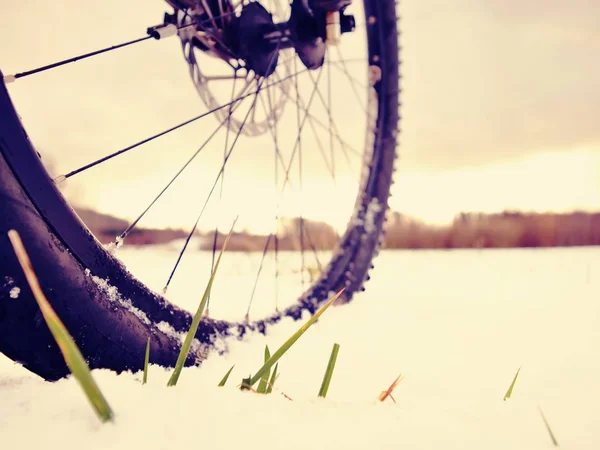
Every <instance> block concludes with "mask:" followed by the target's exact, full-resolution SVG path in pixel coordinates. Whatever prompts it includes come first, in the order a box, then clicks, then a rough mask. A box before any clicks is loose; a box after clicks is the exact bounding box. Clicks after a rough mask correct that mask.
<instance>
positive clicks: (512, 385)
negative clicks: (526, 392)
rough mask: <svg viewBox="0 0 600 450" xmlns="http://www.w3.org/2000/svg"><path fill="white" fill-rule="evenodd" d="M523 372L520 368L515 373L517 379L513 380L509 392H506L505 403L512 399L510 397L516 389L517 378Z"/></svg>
mask: <svg viewBox="0 0 600 450" xmlns="http://www.w3.org/2000/svg"><path fill="white" fill-rule="evenodd" d="M520 371H521V368H520V367H519V369H518V370H517V373H515V377H514V378H513V380H512V383H510V386H509V387H508V390H507V391H506V394H504V401H506V400H508V399H509V398H510V396H511V395H512V392H513V389H514V388H515V383H516V382H517V377H518V376H519V372H520Z"/></svg>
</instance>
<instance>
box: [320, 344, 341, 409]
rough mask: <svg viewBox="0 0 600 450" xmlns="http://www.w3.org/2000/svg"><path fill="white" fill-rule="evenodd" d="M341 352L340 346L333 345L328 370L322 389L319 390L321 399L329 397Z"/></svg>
mask: <svg viewBox="0 0 600 450" xmlns="http://www.w3.org/2000/svg"><path fill="white" fill-rule="evenodd" d="M339 351H340V344H333V349H332V350H331V356H330V357H329V362H328V363H327V369H326V370H325V375H324V376H323V382H322V383H321V389H319V397H323V398H325V397H327V391H328V390H329V385H330V383H331V376H332V375H333V369H335V362H336V360H337V355H338V352H339Z"/></svg>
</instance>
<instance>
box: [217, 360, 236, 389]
mask: <svg viewBox="0 0 600 450" xmlns="http://www.w3.org/2000/svg"><path fill="white" fill-rule="evenodd" d="M234 367H235V364H234V365H233V366H231V369H229V370H228V371H227V373H226V374H225V376H224V377H223V378H222V379H221V381H220V382H219V387H223V386H225V383H227V380H228V379H229V375H231V371H232V370H233V368H234Z"/></svg>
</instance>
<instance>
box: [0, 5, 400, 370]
mask: <svg viewBox="0 0 600 450" xmlns="http://www.w3.org/2000/svg"><path fill="white" fill-rule="evenodd" d="M364 8H365V17H366V18H367V23H368V27H367V36H368V58H369V70H370V72H371V77H372V83H371V85H372V87H373V89H371V92H372V96H373V101H374V103H373V104H374V106H375V107H376V108H373V111H374V112H375V111H376V113H375V114H373V119H372V123H371V124H368V126H369V127H370V130H371V133H370V135H369V134H368V135H369V139H368V141H369V142H368V143H367V146H366V147H367V149H366V151H365V159H364V166H365V167H366V168H367V170H364V171H363V179H362V181H361V189H360V192H359V194H358V197H357V201H356V205H355V209H354V212H353V215H352V217H351V220H350V221H349V225H348V228H347V230H346V232H345V233H344V234H343V236H342V237H341V239H340V244H339V246H338V248H337V249H336V250H335V251H334V253H333V256H332V259H331V261H330V262H329V264H328V265H327V267H326V268H325V269H324V270H323V273H322V275H321V276H320V277H319V278H318V279H317V280H316V282H315V283H314V284H313V285H312V286H311V287H310V288H309V289H308V290H307V291H306V292H305V293H304V294H303V295H302V296H301V297H300V299H299V301H298V302H297V303H296V304H295V305H293V306H292V307H289V308H287V309H286V310H284V311H281V312H280V313H277V314H274V315H272V316H271V317H268V318H266V319H264V320H259V321H254V322H251V323H229V322H225V321H218V320H213V319H208V318H204V319H203V320H202V321H201V323H200V326H199V328H198V332H197V334H196V338H197V339H198V341H199V342H200V347H197V348H195V349H194V351H193V352H191V353H190V355H189V357H188V359H187V361H186V365H193V364H199V363H200V362H201V361H202V359H203V358H204V357H205V354H206V351H207V350H209V349H211V348H217V349H219V350H220V351H224V347H223V346H222V345H223V344H224V345H225V346H226V341H225V339H226V338H229V337H230V336H232V335H236V336H238V337H242V336H244V334H245V333H246V332H247V331H248V330H257V331H260V332H263V333H264V332H265V330H266V327H267V326H268V325H269V324H273V323H276V322H278V321H279V320H280V319H281V318H282V317H283V316H290V317H293V318H295V319H299V318H300V317H301V316H302V313H303V311H309V312H310V313H311V314H313V313H314V312H315V311H316V310H317V309H318V307H319V305H321V304H322V303H323V302H324V301H325V300H326V299H327V298H329V297H330V295H331V292H335V291H337V290H339V289H341V288H345V292H344V296H343V301H349V300H350V299H351V297H352V295H353V294H354V293H355V292H357V291H359V290H363V289H364V288H363V284H364V282H365V281H366V280H367V279H368V271H369V270H370V269H371V268H372V267H373V266H372V263H371V261H372V259H373V258H374V257H375V256H376V254H377V252H378V251H379V248H380V246H381V239H382V235H383V224H384V221H385V212H386V210H387V207H388V197H389V192H390V187H391V184H392V175H393V169H394V161H395V159H396V147H397V136H398V123H399V118H400V116H399V101H398V99H399V92H400V89H399V80H400V77H399V65H400V63H399V46H398V28H397V19H396V2H395V0H384V1H375V0H364ZM0 76H2V73H1V72H0ZM0 117H2V120H1V122H0V274H1V275H0V276H1V278H0V352H2V353H4V354H5V355H6V356H8V357H9V358H11V359H12V360H14V361H18V362H20V363H21V364H22V365H23V366H24V367H25V368H27V369H28V370H30V371H32V372H34V373H36V374H38V375H40V376H41V377H43V378H44V379H46V380H57V379H60V378H62V377H64V376H66V375H68V373H69V370H68V368H67V366H66V364H65V362H64V360H63V358H62V355H61V353H60V351H59V348H58V346H57V344H56V342H55V341H54V339H53V337H52V335H51V334H50V331H49V329H48V328H47V326H46V325H45V323H44V321H43V317H42V315H41V312H40V310H39V308H38V306H37V303H36V302H35V299H34V297H33V295H32V293H31V291H30V289H29V287H28V285H27V282H26V280H25V277H24V274H23V272H22V271H21V268H20V266H19V264H18V262H17V259H16V256H15V255H14V252H13V250H12V246H11V245H10V242H9V240H8V237H7V232H8V231H9V230H10V229H15V230H17V231H18V232H19V233H20V234H21V236H22V238H23V241H24V243H25V247H26V249H27V251H28V253H29V255H30V257H31V260H32V264H33V267H34V269H35V270H36V273H37V275H38V278H39V280H40V283H41V285H42V288H43V290H44V292H45V294H46V296H47V298H48V300H49V301H50V303H51V305H52V306H53V308H54V309H55V311H56V312H57V314H58V316H59V317H60V318H61V319H62V321H63V322H64V324H65V325H66V327H67V329H68V330H69V332H70V333H71V335H72V336H73V338H74V340H75V342H76V343H77V344H78V345H79V348H80V349H81V352H82V354H83V355H84V357H85V358H86V360H87V361H88V363H89V365H90V367H91V368H108V369H112V370H115V371H117V372H122V371H126V370H130V371H138V370H141V369H142V367H143V361H144V350H145V346H146V341H147V338H148V337H151V355H152V357H151V362H152V363H154V364H159V365H162V366H167V367H172V366H173V365H174V363H175V361H176V359H177V355H178V353H179V349H180V345H181V344H180V340H179V339H178V337H177V335H176V333H185V332H187V330H188V329H189V326H190V324H191V320H192V316H191V314H190V313H188V312H187V311H184V310H182V309H180V308H178V307H176V306H174V305H172V304H170V303H169V302H167V301H166V300H165V299H164V298H162V297H161V296H159V295H157V294H156V293H154V292H152V291H150V290H149V289H148V288H147V287H146V286H144V285H143V284H142V283H141V282H140V281H138V280H137V279H135V278H134V277H133V276H132V275H131V274H130V273H129V272H128V271H127V269H126V268H125V267H124V266H123V265H122V264H121V263H120V262H119V261H118V260H117V259H115V258H114V257H112V256H111V255H110V254H109V253H108V252H107V251H106V250H105V248H104V247H103V246H102V245H101V244H100V243H99V242H98V241H97V240H96V239H95V237H94V236H93V235H92V234H91V233H90V231H89V230H88V229H87V227H86V226H85V225H84V224H83V222H82V221H81V220H80V219H79V217H78V216H77V214H76V213H75V212H74V211H73V209H72V208H71V207H70V206H69V204H68V202H67V201H66V200H65V199H64V198H63V196H62V195H61V193H60V192H59V191H58V189H57V188H56V186H55V184H54V182H53V181H52V179H51V178H50V176H49V175H48V173H47V171H46V169H45V168H44V165H43V164H42V161H41V158H40V156H39V154H38V153H37V152H36V150H35V149H34V147H33V145H32V144H31V142H30V140H29V138H28V136H27V133H26V131H25V129H24V127H23V125H22V124H21V121H20V119H19V116H18V114H17V112H16V109H15V108H14V105H13V104H12V101H11V99H10V96H9V93H8V91H7V89H6V86H5V85H4V82H2V83H1V84H0ZM99 280H109V282H110V285H112V286H114V287H116V288H117V291H114V290H111V289H109V288H108V287H107V286H106V285H105V284H103V282H99ZM161 322H164V324H163V326H158V324H159V323H161ZM166 330H172V331H174V332H175V333H173V332H168V331H166Z"/></svg>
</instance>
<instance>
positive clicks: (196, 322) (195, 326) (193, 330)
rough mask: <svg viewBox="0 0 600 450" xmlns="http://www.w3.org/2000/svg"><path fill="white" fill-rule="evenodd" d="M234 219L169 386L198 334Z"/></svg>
mask: <svg viewBox="0 0 600 450" xmlns="http://www.w3.org/2000/svg"><path fill="white" fill-rule="evenodd" d="M236 222H237V218H236V220H234V222H233V225H232V226H231V230H229V234H228V235H227V238H225V242H224V243H223V247H221V252H220V253H219V257H218V258H217V262H216V263H215V267H214V269H213V271H212V273H211V274H210V278H209V280H208V284H207V285H206V289H205V290H204V295H203V296H202V301H200V305H198V310H197V311H196V314H194V319H193V320H192V324H191V326H190V329H189V331H188V332H187V335H186V336H185V340H184V341H183V345H182V346H181V350H180V352H179V356H178V358H177V362H176V363H175V369H174V370H173V373H172V374H171V377H170V378H169V381H168V382H167V386H175V385H176V384H177V381H178V380H179V376H180V375H181V371H182V370H183V365H184V364H185V360H186V359H187V357H188V354H189V352H190V347H191V345H192V341H193V340H194V337H195V336H196V331H197V330H198V325H199V324H200V320H202V314H203V313H204V308H206V303H207V302H208V297H210V290H211V288H212V285H213V282H214V281H215V275H216V274H217V269H218V268H219V263H220V262H221V257H222V256H223V252H224V251H225V248H226V247H227V244H228V243H229V239H230V238H231V235H232V234H233V227H235V223H236Z"/></svg>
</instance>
